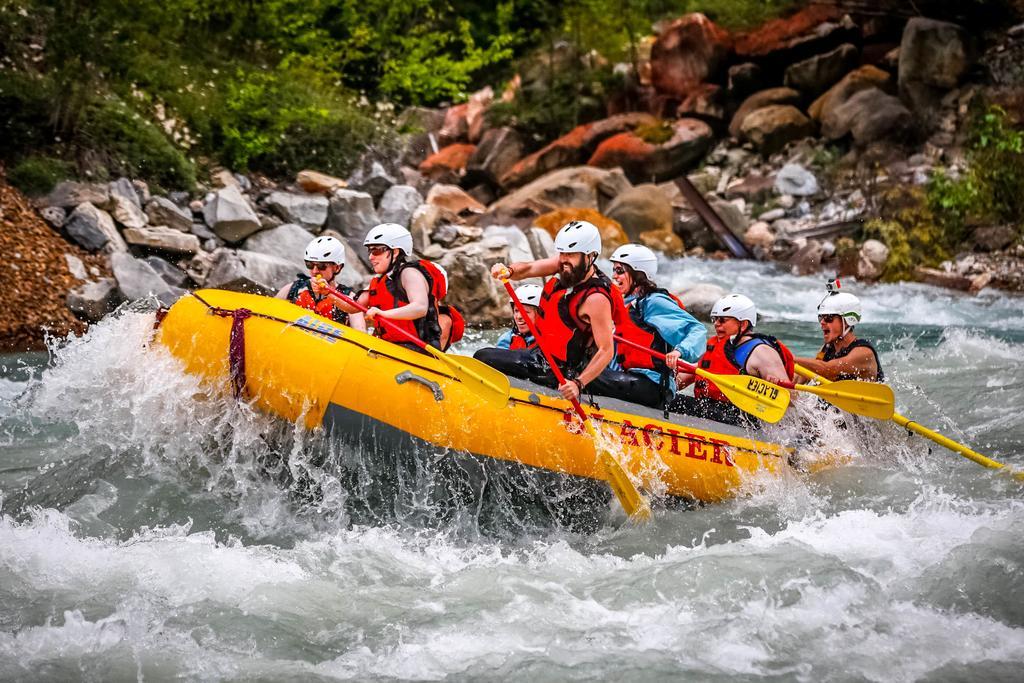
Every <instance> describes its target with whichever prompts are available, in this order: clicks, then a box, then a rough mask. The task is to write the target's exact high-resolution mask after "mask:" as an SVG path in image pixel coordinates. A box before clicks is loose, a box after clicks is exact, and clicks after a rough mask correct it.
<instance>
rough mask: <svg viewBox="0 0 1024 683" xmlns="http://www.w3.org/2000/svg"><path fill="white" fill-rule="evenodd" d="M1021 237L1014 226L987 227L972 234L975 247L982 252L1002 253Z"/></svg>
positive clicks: (976, 229) (975, 230)
mask: <svg viewBox="0 0 1024 683" xmlns="http://www.w3.org/2000/svg"><path fill="white" fill-rule="evenodd" d="M1018 236H1019V232H1018V228H1017V227H1016V226H1014V225H987V226H984V227H980V228H975V229H974V232H973V233H971V239H972V240H973V242H974V245H975V246H976V247H977V248H978V249H980V250H981V251H1001V250H1003V249H1006V248H1007V247H1008V246H1010V245H1011V244H1013V243H1014V242H1015V241H1016V240H1017V237H1018Z"/></svg>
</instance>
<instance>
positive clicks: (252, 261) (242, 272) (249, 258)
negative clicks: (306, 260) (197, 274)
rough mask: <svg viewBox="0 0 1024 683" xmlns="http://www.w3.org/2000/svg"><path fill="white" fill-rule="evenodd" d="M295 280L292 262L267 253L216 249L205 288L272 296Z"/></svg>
mask: <svg viewBox="0 0 1024 683" xmlns="http://www.w3.org/2000/svg"><path fill="white" fill-rule="evenodd" d="M294 279H295V264H294V263H292V262H291V261H289V260H287V259H283V258H279V257H276V256H270V255H269V254H260V253H257V252H254V251H244V250H240V249H239V250H235V249H218V250H217V251H215V252H214V253H213V261H212V264H211V266H210V271H209V275H208V276H207V277H206V283H205V286H206V287H216V288H218V289H228V290H231V291H237V292H253V293H256V294H267V295H272V294H274V293H276V292H277V290H279V289H280V288H281V287H283V286H284V285H286V284H288V283H289V282H291V281H292V280H294Z"/></svg>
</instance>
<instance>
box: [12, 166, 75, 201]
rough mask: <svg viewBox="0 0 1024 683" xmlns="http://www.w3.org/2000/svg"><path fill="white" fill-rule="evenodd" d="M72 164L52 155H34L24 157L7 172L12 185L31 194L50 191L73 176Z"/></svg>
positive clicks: (35, 194) (41, 193)
mask: <svg viewBox="0 0 1024 683" xmlns="http://www.w3.org/2000/svg"><path fill="white" fill-rule="evenodd" d="M72 173H73V170H72V166H71V164H69V163H68V162H66V161H62V160H60V159H54V158H52V157H43V156H33V157H29V158H27V159H23V160H22V161H20V162H19V163H18V164H17V165H16V166H14V167H13V168H12V169H11V170H10V171H9V172H8V173H7V180H9V181H10V183H11V185H14V186H15V187H16V188H18V189H19V190H21V191H22V192H24V193H25V194H27V195H29V196H39V195H44V194H46V193H48V192H49V191H50V190H52V189H53V188H54V186H55V185H56V184H57V183H59V182H60V181H62V180H66V179H68V178H70V177H71V176H72Z"/></svg>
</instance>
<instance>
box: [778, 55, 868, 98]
mask: <svg viewBox="0 0 1024 683" xmlns="http://www.w3.org/2000/svg"><path fill="white" fill-rule="evenodd" d="M859 58H860V53H859V52H858V51H857V48H855V47H854V46H853V45H850V44H849V43H846V44H843V45H840V46H839V47H837V48H836V49H834V50H832V51H830V52H826V53H825V54H821V55H815V56H813V57H811V58H809V59H805V60H803V61H800V62H797V63H796V64H791V65H790V66H789V67H788V68H787V69H786V74H785V77H784V79H783V82H784V83H785V85H786V87H787V88H793V89H795V90H799V91H800V92H802V93H803V94H804V95H806V96H808V97H817V96H818V95H820V94H821V93H823V92H825V91H826V90H828V89H829V88H830V87H832V86H833V85H834V84H835V83H836V82H837V81H838V80H839V79H840V78H842V77H843V75H844V74H846V73H847V72H849V71H850V70H851V69H854V68H855V67H856V66H857V62H858V60H859Z"/></svg>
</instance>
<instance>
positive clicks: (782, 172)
mask: <svg viewBox="0 0 1024 683" xmlns="http://www.w3.org/2000/svg"><path fill="white" fill-rule="evenodd" d="M775 190H776V192H778V193H779V194H789V195H793V196H796V197H810V196H811V195H815V194H817V193H818V179H817V178H815V177H814V174H813V173H811V172H810V171H808V170H807V169H806V168H804V167H803V166H801V165H800V164H786V165H785V166H783V167H782V168H781V169H779V172H778V173H777V174H775ZM780 218H781V216H780Z"/></svg>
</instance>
